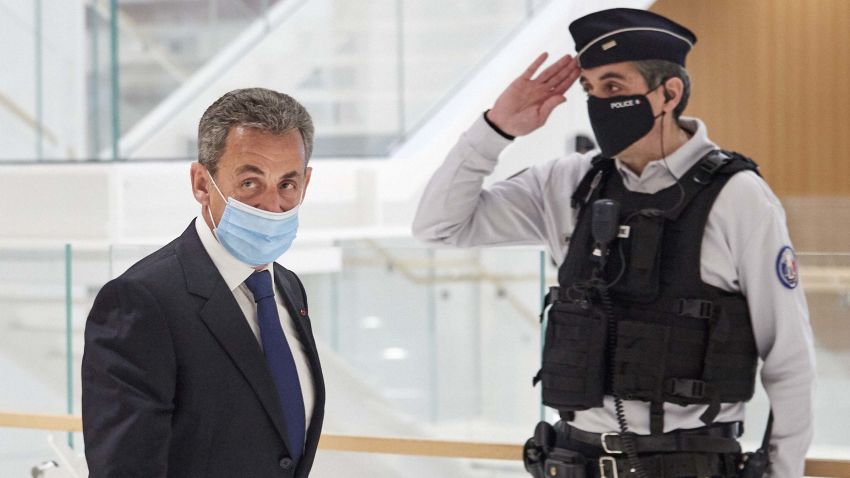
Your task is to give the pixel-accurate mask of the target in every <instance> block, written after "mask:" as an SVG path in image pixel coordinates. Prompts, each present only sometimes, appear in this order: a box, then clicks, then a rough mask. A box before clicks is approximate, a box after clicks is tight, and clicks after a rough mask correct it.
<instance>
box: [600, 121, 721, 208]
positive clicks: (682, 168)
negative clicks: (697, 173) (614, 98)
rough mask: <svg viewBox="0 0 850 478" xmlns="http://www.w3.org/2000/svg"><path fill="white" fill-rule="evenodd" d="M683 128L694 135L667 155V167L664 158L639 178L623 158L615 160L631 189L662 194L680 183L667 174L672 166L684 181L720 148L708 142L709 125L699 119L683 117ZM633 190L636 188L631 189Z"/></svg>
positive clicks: (648, 167) (653, 164)
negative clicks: (700, 161)
mask: <svg viewBox="0 0 850 478" xmlns="http://www.w3.org/2000/svg"><path fill="white" fill-rule="evenodd" d="M679 125H680V126H681V127H682V128H684V129H686V130H688V131H689V132H691V134H692V136H691V137H690V139H688V141H687V142H685V144H683V145H682V146H681V147H680V148H679V149H677V150H676V151H674V152H672V153H670V154H669V155H668V156H667V159H666V163H667V164H666V165H665V164H664V163H665V161H664V160H661V159H659V160H656V161H652V162H650V163H649V164H647V165H646V167H645V168H644V170H643V173H642V174H641V175H640V176H638V175H637V174H635V173H634V171H632V170H631V169H629V168H628V167H627V166H626V165H625V164H624V163H622V162H621V161H620V160H619V159H618V160H615V163H616V165H617V170H618V171H619V172H620V175H621V176H622V177H623V179H624V182H625V183H626V185H627V186H643V187H642V188H641V187H638V188H637V189H650V190H649V191H644V192H650V193H655V192H658V191H660V190H661V189H664V188H666V187H669V186H672V185H673V184H675V183H676V180H675V179H674V178H673V176H671V175H670V173H669V172H667V167H668V166H669V168H670V172H672V173H673V174H674V175H675V176H676V177H677V178H681V177H682V176H683V175H684V174H685V173H687V172H688V170H690V169H691V167H693V166H694V165H695V164H696V163H697V161H699V160H700V159H702V157H703V156H705V155H706V154H708V153H709V152H711V151H712V150H714V149H717V146H716V145H715V144H714V143H712V142H711V140H710V139H708V131H707V130H706V127H705V124H704V123H703V122H702V121H701V120H699V119H698V118H688V117H682V118H680V119H679ZM629 189H635V188H632V187H629Z"/></svg>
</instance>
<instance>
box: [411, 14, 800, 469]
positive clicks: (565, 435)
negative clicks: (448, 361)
mask: <svg viewBox="0 0 850 478" xmlns="http://www.w3.org/2000/svg"><path fill="white" fill-rule="evenodd" d="M570 32H571V33H572V36H573V38H574V40H575V43H576V51H577V54H576V55H575V57H573V56H570V55H567V56H564V57H563V58H561V59H559V60H558V61H556V62H555V63H553V64H552V65H551V66H549V67H547V68H545V69H543V71H542V72H540V73H539V74H536V73H537V72H538V69H540V67H541V65H542V64H543V62H544V61H545V60H546V54H543V55H540V56H539V57H538V58H537V59H536V60H535V61H534V62H533V63H532V64H531V65H530V66H529V67H528V68H527V69H526V71H525V72H524V73H523V74H522V75H520V76H519V77H518V78H517V79H515V80H514V81H513V82H512V83H511V84H510V85H509V86H508V87H507V89H506V90H505V91H504V92H503V93H502V94H501V95H500V96H499V98H498V99H497V100H496V102H495V104H494V105H493V107H492V108H491V109H490V110H488V111H487V112H485V113H484V114H483V115H482V116H481V117H479V118H478V120H477V121H475V123H474V124H473V125H472V126H471V128H470V129H469V130H467V131H466V132H465V133H464V134H463V135H462V136H461V138H460V140H459V141H458V143H457V144H456V145H455V147H454V148H453V149H452V150H451V152H450V153H449V155H448V157H447V158H446V160H445V162H444V163H443V164H442V165H441V166H440V167H439V168H438V170H437V171H436V172H435V173H434V176H433V177H432V178H431V180H430V182H429V184H428V186H427V187H426V190H425V192H424V195H423V197H422V199H421V203H420V205H419V209H418V211H417V214H416V218H415V220H414V224H413V232H414V235H415V236H416V237H418V238H420V239H422V240H426V241H430V242H438V243H444V244H452V245H455V246H461V247H466V246H480V245H507V244H539V243H541V242H542V243H544V244H545V246H546V247H547V249H548V251H549V252H550V253H551V255H552V257H553V258H554V260H555V261H556V262H557V263H558V264H559V288H557V289H554V290H553V292H552V293H551V294H550V299H549V301H548V302H547V303H548V305H549V306H548V307H547V309H546V310H547V312H548V326H547V332H546V341H545V345H544V360H543V367H542V369H541V371H540V372H539V373H538V376H537V380H540V381H542V387H543V401H544V403H545V404H547V405H549V406H550V407H553V408H555V409H557V410H558V411H559V412H560V415H561V418H562V419H561V420H560V421H558V422H557V423H556V424H555V426H554V428H551V427H549V426H548V425H547V424H543V425H542V426H540V425H539V426H538V430H537V433H536V436H535V439H534V440H532V441H530V447H529V449H528V450H527V452H528V455H529V456H527V457H526V458H527V467H528V469H529V471H531V472H532V474H535V475H541V474H542V473H544V472H545V473H546V474H547V475H548V476H575V477H579V476H581V477H583V476H642V477H645V476H652V477H658V476H664V477H680V476H745V473H750V475H749V476H752V475H757V474H758V472H759V471H760V470H759V469H758V468H759V467H758V465H760V464H761V465H763V463H762V461H764V460H759V459H758V458H759V457H758V456H753V457H751V459H750V464H751V465H753V466H750V468H747V464H746V463H745V462H744V460H745V458H743V457H742V455H741V453H740V451H741V450H740V447H739V445H738V443H737V441H736V438H737V437H738V436H739V435H740V433H741V427H740V424H741V423H742V421H743V419H744V403H745V402H746V401H747V400H749V398H750V397H751V396H752V393H753V388H754V382H755V374H756V364H757V360H758V359H759V358H760V359H761V360H762V362H763V366H762V369H761V381H762V384H763V385H764V388H765V390H766V391H767V394H768V396H769V398H770V403H771V407H772V410H773V416H774V418H773V419H772V427H770V428H769V430H768V432H767V434H766V435H767V436H766V438H767V439H768V440H769V443H770V447H769V449H770V452H769V458H770V465H769V469H768V471H767V474H769V476H772V477H799V476H802V474H803V466H804V458H805V454H806V450H807V449H808V446H809V443H810V441H811V437H812V411H811V406H812V388H813V381H814V353H813V345H812V333H811V327H810V324H809V319H808V310H807V305H806V301H805V297H804V295H803V291H802V288H801V287H800V281H799V277H798V274H797V264H796V256H795V253H794V250H793V248H792V246H791V242H790V239H789V236H788V231H787V227H786V224H785V214H784V211H783V209H782V206H781V204H780V202H779V200H778V199H777V198H776V196H775V195H774V194H773V192H772V191H771V190H770V188H769V187H768V185H767V184H766V183H765V182H764V181H763V180H762V178H761V176H760V175H759V173H758V169H757V167H756V166H755V163H753V162H752V161H750V160H749V159H747V158H745V157H743V156H741V155H739V154H737V153H732V152H728V151H722V150H721V149H720V148H718V146H716V145H715V144H714V143H712V141H711V140H710V139H709V136H708V132H707V128H706V126H705V125H704V124H703V122H702V121H700V120H699V119H697V118H689V117H684V116H681V114H682V112H683V110H684V109H685V107H686V105H687V102H688V97H689V95H690V80H689V78H688V74H687V72H686V70H685V69H684V66H685V57H686V55H687V54H688V52H689V51H690V50H691V48H692V47H693V46H694V44H695V43H696V37H695V36H694V34H693V33H692V32H691V31H689V30H688V29H686V28H685V27H683V26H681V25H679V24H677V23H675V22H672V21H670V20H669V19H667V18H664V17H662V16H659V15H656V14H653V13H651V12H647V11H642V10H632V9H612V10H605V11H600V12H596V13H592V14H590V15H587V16H585V17H582V18H579V19H578V20H576V21H574V22H573V23H572V24H571V25H570ZM535 74H536V75H535ZM576 80H578V81H579V82H580V84H581V86H582V88H583V89H584V90H585V92H587V94H588V99H587V107H588V113H589V116H590V122H591V126H592V128H593V131H594V134H595V136H596V139H597V142H598V143H599V146H600V150H599V151H593V152H590V153H587V154H578V153H575V154H572V155H569V156H566V157H564V158H560V159H556V160H553V161H549V162H544V163H540V164H537V165H535V166H533V167H531V168H529V169H527V170H525V171H523V172H521V173H519V174H517V175H515V176H513V177H511V178H510V179H507V180H504V181H500V182H497V183H495V184H493V185H492V186H491V187H489V188H486V189H485V188H483V186H482V183H483V181H484V178H485V177H486V176H487V175H489V174H490V173H491V172H492V171H493V169H494V168H495V166H496V162H497V160H498V158H499V155H500V153H501V152H502V150H503V149H504V148H505V147H507V146H508V145H509V144H510V143H511V141H512V140H513V139H514V138H515V137H518V136H523V135H526V134H529V133H531V132H532V131H534V130H536V129H537V128H539V127H541V126H542V125H543V124H544V123H545V122H546V120H547V118H548V117H549V115H550V113H551V112H552V111H553V110H554V109H555V108H556V107H557V106H558V105H560V104H561V103H563V102H564V101H566V99H565V97H564V94H565V92H566V91H567V89H568V88H569V87H570V86H571V85H572V84H573V83H574V82H575V81H576ZM697 264H699V266H697ZM747 458H750V457H747ZM762 458H764V457H762ZM547 460H548V461H547ZM544 465H547V467H546V468H545V470H544V468H543V467H544ZM548 465H551V466H548ZM763 466H764V465H763Z"/></svg>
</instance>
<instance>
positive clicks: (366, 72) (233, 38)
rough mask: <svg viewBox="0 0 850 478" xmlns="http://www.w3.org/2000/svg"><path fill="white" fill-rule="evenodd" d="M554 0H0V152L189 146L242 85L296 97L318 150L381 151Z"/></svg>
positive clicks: (119, 151)
mask: <svg viewBox="0 0 850 478" xmlns="http://www.w3.org/2000/svg"><path fill="white" fill-rule="evenodd" d="M548 1H549V0H495V1H494V0H486V1H485V0H465V1H461V2H458V1H455V0H451V1H449V0H429V1H423V0H374V1H369V2H350V1H344V0H199V1H193V2H185V1H179V0H165V1H163V0H158V1H145V0H142V1H140V0H88V1H85V2H47V1H45V0H32V1H30V0H27V1H23V0H2V1H0V45H3V46H2V47H0V48H3V50H4V52H3V55H2V57H3V58H4V67H5V68H4V70H3V71H2V72H0V125H3V126H4V128H3V133H2V136H3V143H4V148H3V151H0V161H6V162H9V161H23V162H30V161H41V160H84V159H88V160H97V159H160V160H174V159H185V158H188V157H193V156H194V155H195V152H196V145H195V135H196V128H197V121H198V119H199V118H200V115H201V113H202V112H203V110H204V108H205V107H206V106H208V105H209V104H210V103H211V102H212V101H213V100H214V99H215V98H217V97H218V96H220V95H221V94H222V93H224V92H225V91H227V90H229V89H233V88H239V87H246V86H265V87H270V88H274V89H277V90H280V91H284V92H287V93H289V94H291V95H293V96H294V97H295V98H297V99H299V100H300V101H301V102H302V103H303V104H304V105H305V106H306V107H307V109H308V110H309V111H310V112H311V114H312V115H313V117H314V120H315V123H316V130H317V136H316V148H315V155H316V156H318V157H321V156H334V157H358V156H368V157H381V156H386V155H388V154H389V153H390V152H391V151H392V149H393V147H394V145H397V144H399V143H400V142H401V141H403V140H404V138H405V137H406V136H407V135H409V134H410V133H411V132H413V131H415V130H416V128H417V127H418V126H419V125H420V124H421V123H422V122H423V121H424V120H425V119H426V118H427V117H428V116H429V115H430V114H431V112H432V111H434V110H435V109H437V108H439V106H440V105H441V104H442V102H444V101H445V100H446V99H447V98H448V97H449V96H450V95H451V93H452V91H454V89H455V88H456V87H457V86H458V85H459V84H461V83H462V82H463V81H464V79H465V78H467V77H468V76H469V75H470V74H471V73H472V72H473V71H474V70H475V69H476V68H478V66H479V65H480V64H482V63H483V62H485V61H486V60H487V59H488V58H489V56H490V55H491V54H492V53H493V52H495V51H497V50H498V49H499V48H500V46H501V45H502V43H503V42H505V41H506V40H507V39H508V38H509V37H510V36H511V35H512V34H513V33H514V32H515V31H517V30H518V29H519V28H521V26H522V25H523V24H524V23H525V22H526V21H528V20H529V19H530V18H531V17H532V16H533V15H534V14H535V12H537V11H539V10H540V8H541V7H542V6H543V5H544V4H545V3H547V2H548Z"/></svg>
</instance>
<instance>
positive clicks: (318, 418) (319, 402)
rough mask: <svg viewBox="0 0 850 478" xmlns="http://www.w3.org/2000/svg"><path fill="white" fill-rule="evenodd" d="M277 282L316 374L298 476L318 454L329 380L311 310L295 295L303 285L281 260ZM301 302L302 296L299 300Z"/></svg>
mask: <svg viewBox="0 0 850 478" xmlns="http://www.w3.org/2000/svg"><path fill="white" fill-rule="evenodd" d="M274 275H275V283H276V284H277V286H278V290H280V291H282V296H283V302H284V304H285V305H286V310H287V311H288V312H289V315H290V317H292V321H293V322H294V324H295V328H296V330H297V332H298V336H299V339H300V340H301V343H303V344H305V345H306V349H307V359H308V360H309V362H310V371H311V372H312V375H313V384H312V385H313V390H314V396H315V401H314V405H313V414H312V416H311V418H310V429H309V430H307V439H306V442H305V446H304V449H305V454H304V457H302V460H301V461H300V462H299V463H298V473H296V476H302V474H301V472H302V471H303V470H305V469H306V470H309V469H310V467H311V466H312V464H313V458H314V457H315V451H316V446H317V444H318V441H319V437H320V434H321V431H322V422H323V420H324V412H325V381H324V377H323V376H322V367H321V364H320V363H319V352H318V349H317V347H316V341H315V339H314V337H313V332H312V330H311V328H310V326H309V321H310V319H309V317H308V315H307V310H306V309H302V308H300V307H298V308H296V307H295V303H296V301H294V300H293V299H292V298H293V297H301V289H300V288H299V287H297V284H294V282H295V281H291V280H288V279H287V275H288V274H287V273H286V272H284V269H283V267H282V266H280V265H279V264H277V263H275V264H274ZM297 302H298V303H301V301H300V300H298V301H297Z"/></svg>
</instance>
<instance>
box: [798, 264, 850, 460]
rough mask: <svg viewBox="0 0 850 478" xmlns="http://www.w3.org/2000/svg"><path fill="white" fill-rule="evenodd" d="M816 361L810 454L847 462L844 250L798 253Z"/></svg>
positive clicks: (849, 270)
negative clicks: (813, 421)
mask: <svg viewBox="0 0 850 478" xmlns="http://www.w3.org/2000/svg"><path fill="white" fill-rule="evenodd" d="M798 258H799V263H800V264H799V267H800V275H801V283H802V285H803V287H805V288H806V300H808V303H809V313H810V317H811V322H812V329H813V330H814V338H815V358H816V360H817V390H816V394H815V436H814V440H813V442H812V448H811V450H810V452H809V455H810V456H819V457H828V458H843V459H850V436H848V434H847V432H846V427H845V426H844V424H846V423H850V400H846V399H843V398H840V397H845V396H846V394H847V390H848V389H850V367H848V366H847V364H848V362H850V327H848V326H847V318H848V317H850V252H845V253H805V252H804V253H799V254H798Z"/></svg>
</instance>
